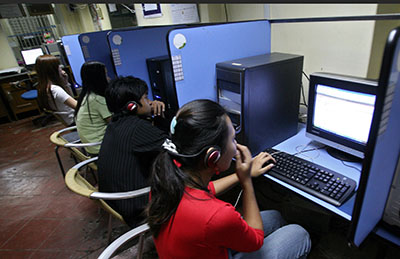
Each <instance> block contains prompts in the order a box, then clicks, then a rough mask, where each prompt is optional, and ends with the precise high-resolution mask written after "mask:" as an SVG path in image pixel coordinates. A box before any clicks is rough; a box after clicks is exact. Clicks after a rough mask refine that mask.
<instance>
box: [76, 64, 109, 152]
mask: <svg viewBox="0 0 400 259" xmlns="http://www.w3.org/2000/svg"><path fill="white" fill-rule="evenodd" d="M81 78H82V92H81V94H80V95H79V98H78V104H77V106H76V110H75V118H76V119H75V120H76V126H77V129H78V134H79V137H80V138H81V141H82V143H94V142H101V141H103V137H104V133H105V132H106V128H107V124H108V123H109V122H110V120H111V113H110V111H109V110H108V108H107V104H106V100H105V98H104V92H105V90H106V87H107V85H108V79H107V70H106V67H105V65H104V64H103V63H101V62H96V61H91V62H86V63H85V64H83V65H82V68H81ZM85 149H86V151H87V152H88V153H89V154H92V155H97V154H98V153H99V150H100V145H96V146H89V147H85Z"/></svg>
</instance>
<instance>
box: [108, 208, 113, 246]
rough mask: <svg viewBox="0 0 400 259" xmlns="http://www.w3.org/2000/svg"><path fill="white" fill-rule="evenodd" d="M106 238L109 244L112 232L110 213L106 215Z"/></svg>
mask: <svg viewBox="0 0 400 259" xmlns="http://www.w3.org/2000/svg"><path fill="white" fill-rule="evenodd" d="M107 232H108V233H107V240H108V244H111V234H112V216H111V214H109V215H108V230H107Z"/></svg>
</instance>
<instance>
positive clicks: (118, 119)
mask: <svg viewBox="0 0 400 259" xmlns="http://www.w3.org/2000/svg"><path fill="white" fill-rule="evenodd" d="M147 94H148V87H147V84H146V83H145V82H144V81H143V80H141V79H139V78H135V77H132V76H128V77H119V78H117V79H115V80H114V81H112V82H110V85H109V86H108V87H107V89H106V91H105V99H106V103H107V107H108V109H109V111H110V112H111V113H113V115H112V119H111V122H110V123H109V124H108V126H107V129H106V133H105V135H104V138H103V142H102V145H101V148H100V152H99V159H98V175H99V191H101V192H126V191H133V190H136V189H140V188H143V187H146V186H148V185H149V184H148V181H147V179H148V177H149V175H150V167H151V164H152V162H153V160H154V158H155V157H156V156H157V155H158V153H159V152H160V151H161V150H162V144H163V142H164V141H165V139H166V137H167V136H168V135H167V133H166V132H164V131H163V130H161V129H159V128H157V127H155V126H153V124H152V122H151V121H150V120H149V119H148V118H149V117H150V116H151V115H155V116H162V115H163V112H164V109H165V105H164V103H162V102H160V101H151V100H149V99H148V96H147ZM148 200H149V198H148V197H146V196H143V197H139V198H134V199H127V200H114V201H107V203H108V204H109V205H110V206H111V207H112V208H113V209H114V210H116V211H117V212H118V213H120V214H121V215H122V217H123V218H124V220H125V222H126V223H127V224H128V225H129V226H131V227H135V226H136V225H138V224H139V223H140V222H141V221H142V220H143V219H144V218H145V216H144V215H143V213H142V212H143V210H144V208H145V206H146V204H147V203H148Z"/></svg>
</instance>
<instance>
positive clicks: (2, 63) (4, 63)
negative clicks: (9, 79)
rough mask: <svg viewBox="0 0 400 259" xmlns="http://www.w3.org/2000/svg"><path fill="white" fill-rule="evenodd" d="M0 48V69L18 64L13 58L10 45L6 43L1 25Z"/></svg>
mask: <svg viewBox="0 0 400 259" xmlns="http://www.w3.org/2000/svg"><path fill="white" fill-rule="evenodd" d="M0 49H1V58H0V70H2V69H7V68H11V67H17V66H18V63H17V60H16V59H15V56H14V53H13V51H12V49H11V47H10V45H9V44H8V40H7V36H6V34H5V33H4V31H3V28H2V26H1V25H0Z"/></svg>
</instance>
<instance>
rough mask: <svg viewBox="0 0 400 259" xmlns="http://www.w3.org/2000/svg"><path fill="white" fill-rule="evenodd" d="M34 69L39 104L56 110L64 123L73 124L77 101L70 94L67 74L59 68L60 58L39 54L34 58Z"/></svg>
mask: <svg viewBox="0 0 400 259" xmlns="http://www.w3.org/2000/svg"><path fill="white" fill-rule="evenodd" d="M35 70H36V73H37V75H38V80H39V87H38V102H39V106H40V107H42V108H45V109H48V110H51V111H56V112H57V115H59V116H60V117H61V119H62V120H64V122H65V124H66V125H69V126H72V125H75V122H74V112H75V107H76V104H77V102H76V100H75V99H74V98H73V97H72V96H71V95H72V93H71V89H70V87H69V83H68V75H67V73H65V71H64V70H62V69H61V64H60V60H59V59H58V58H57V57H55V56H52V55H41V56H39V57H38V58H37V59H36V64H35Z"/></svg>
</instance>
